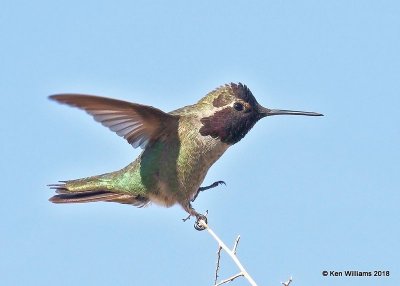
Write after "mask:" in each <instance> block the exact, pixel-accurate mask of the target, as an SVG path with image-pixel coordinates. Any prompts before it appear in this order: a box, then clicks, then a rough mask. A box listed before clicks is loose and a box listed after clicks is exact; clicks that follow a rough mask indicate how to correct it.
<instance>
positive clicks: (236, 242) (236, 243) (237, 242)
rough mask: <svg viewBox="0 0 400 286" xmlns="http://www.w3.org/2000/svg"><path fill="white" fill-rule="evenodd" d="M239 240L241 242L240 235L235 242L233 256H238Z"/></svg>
mask: <svg viewBox="0 0 400 286" xmlns="http://www.w3.org/2000/svg"><path fill="white" fill-rule="evenodd" d="M239 240H240V235H238V237H237V238H236V240H235V245H233V249H232V251H233V254H235V255H236V249H237V246H238V244H239Z"/></svg>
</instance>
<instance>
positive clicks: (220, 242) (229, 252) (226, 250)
mask: <svg viewBox="0 0 400 286" xmlns="http://www.w3.org/2000/svg"><path fill="white" fill-rule="evenodd" d="M198 224H199V225H201V226H203V227H204V228H205V229H206V230H207V231H208V233H209V234H210V235H211V236H212V237H213V238H214V239H215V240H216V241H217V243H218V245H219V246H220V247H221V248H222V249H223V250H225V252H226V253H227V254H228V255H229V256H230V257H231V258H232V260H233V262H235V264H236V265H237V267H238V268H239V269H240V273H239V274H237V275H235V276H232V277H231V278H232V279H231V278H230V279H231V281H233V280H234V279H236V278H238V277H240V276H244V277H245V278H246V279H247V280H248V281H249V283H250V285H252V286H257V284H256V282H255V281H254V280H253V278H252V277H251V276H250V274H249V273H248V272H247V271H246V269H245V268H244V267H243V265H242V263H240V261H239V259H238V258H237V256H236V255H235V253H234V252H233V251H232V250H230V249H229V248H228V247H227V246H226V244H225V243H224V242H223V241H222V240H221V239H220V238H219V237H218V236H217V235H216V234H215V232H214V231H213V230H212V229H211V228H210V227H209V226H208V225H207V223H206V222H205V221H204V220H199V222H198ZM236 241H237V243H238V241H239V239H237V240H236ZM237 243H235V246H234V248H236V247H237ZM234 250H236V249H234ZM229 282H230V281H229ZM225 283H226V282H225Z"/></svg>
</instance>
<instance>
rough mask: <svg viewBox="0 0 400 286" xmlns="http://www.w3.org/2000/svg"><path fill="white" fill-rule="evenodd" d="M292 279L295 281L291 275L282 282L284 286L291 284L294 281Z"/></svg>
mask: <svg viewBox="0 0 400 286" xmlns="http://www.w3.org/2000/svg"><path fill="white" fill-rule="evenodd" d="M292 281H293V278H292V276H290V278H289V280H288V281H286V282H281V284H282V285H283V286H289V285H290V283H292Z"/></svg>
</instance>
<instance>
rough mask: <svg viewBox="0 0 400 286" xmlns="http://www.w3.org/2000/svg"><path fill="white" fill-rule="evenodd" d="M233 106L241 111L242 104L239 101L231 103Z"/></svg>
mask: <svg viewBox="0 0 400 286" xmlns="http://www.w3.org/2000/svg"><path fill="white" fill-rule="evenodd" d="M233 108H235V109H236V110H237V111H242V110H243V108H244V106H243V104H241V103H240V102H235V104H234V105H233Z"/></svg>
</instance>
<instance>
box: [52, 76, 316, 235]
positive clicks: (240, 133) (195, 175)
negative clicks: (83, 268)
mask: <svg viewBox="0 0 400 286" xmlns="http://www.w3.org/2000/svg"><path fill="white" fill-rule="evenodd" d="M49 98H50V99H51V100H55V101H57V102H59V103H62V104H67V105H70V106H73V107H77V108H79V109H82V110H84V111H86V112H87V113H88V114H90V115H91V116H92V117H93V118H94V119H95V120H96V121H98V122H100V123H101V124H102V125H104V126H106V127H108V128H109V129H110V130H111V131H113V132H115V133H117V135H119V136H121V137H123V138H125V139H126V141H128V143H129V144H131V145H132V147H134V148H137V147H141V148H142V149H143V151H142V152H141V154H140V155H139V156H138V157H137V159H136V160H134V161H133V162H132V163H130V164H129V165H128V166H126V167H124V168H122V169H121V170H118V171H114V172H110V173H105V174H102V175H97V176H91V177H87V178H82V179H76V180H68V181H59V183H58V184H52V185H49V186H50V187H51V188H52V189H55V192H56V195H54V196H53V197H51V198H50V199H49V200H50V201H51V202H53V203H57V204H58V203H88V202H99V201H101V202H116V203H121V204H129V205H133V206H136V207H144V206H147V205H148V204H150V203H155V204H158V205H162V206H165V207H171V206H173V205H175V204H179V205H181V206H182V208H183V209H184V210H185V211H186V212H187V213H188V217H187V218H185V219H184V221H185V220H187V219H189V218H190V217H192V216H193V217H195V218H196V224H195V228H196V229H198V230H202V227H201V226H200V225H199V224H198V221H199V220H200V219H203V220H205V221H207V218H206V217H205V216H204V215H203V214H201V213H199V212H197V211H196V210H195V209H194V208H193V207H192V202H194V200H195V199H196V198H197V196H198V194H199V193H200V192H202V191H204V190H207V189H210V188H214V187H216V186H218V185H220V184H225V182H223V181H217V182H215V183H213V184H211V185H209V186H203V187H201V184H202V182H203V180H204V178H205V176H206V174H207V172H208V170H209V168H210V167H211V166H212V165H213V164H214V163H215V162H216V161H217V160H218V159H219V158H220V157H221V156H222V154H223V153H224V152H225V151H226V150H227V149H228V148H229V147H230V146H232V145H233V144H235V143H237V142H239V141H240V140H241V139H242V138H243V137H244V136H245V135H246V134H247V133H248V132H249V131H250V129H251V128H252V127H253V126H254V125H255V124H256V122H258V121H259V120H260V119H262V118H264V117H268V116H275V115H305V116H322V114H320V113H316V112H306V111H293V110H283V109H270V108H266V107H263V106H262V105H260V104H259V103H258V102H257V100H256V98H255V97H254V96H253V94H252V92H251V91H250V89H249V88H248V87H247V86H246V85H244V84H242V83H237V84H236V83H230V84H225V85H222V86H220V87H218V88H216V89H215V90H213V91H211V92H209V93H208V94H207V95H206V96H204V97H203V98H202V99H200V100H199V101H198V102H197V103H196V104H193V105H188V106H185V107H182V108H179V109H177V110H174V111H171V112H164V111H161V110H160V109H157V108H155V107H152V106H148V105H142V104H138V103H131V102H126V101H122V100H117V99H111V98H107V97H100V96H94V95H84V94H55V95H51V96H50V97H49Z"/></svg>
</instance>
